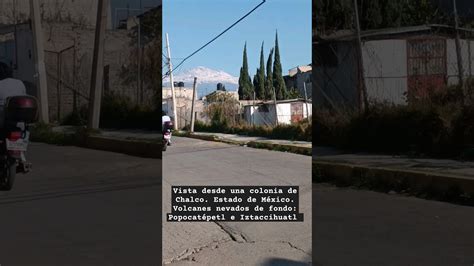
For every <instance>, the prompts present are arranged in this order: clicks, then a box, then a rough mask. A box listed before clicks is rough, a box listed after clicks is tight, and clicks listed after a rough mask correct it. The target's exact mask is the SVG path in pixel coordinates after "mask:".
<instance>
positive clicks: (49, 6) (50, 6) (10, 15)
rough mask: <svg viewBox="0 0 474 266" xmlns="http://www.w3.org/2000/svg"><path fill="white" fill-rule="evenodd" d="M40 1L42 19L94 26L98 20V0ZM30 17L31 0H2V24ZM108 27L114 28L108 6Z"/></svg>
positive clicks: (0, 8) (0, 14)
mask: <svg viewBox="0 0 474 266" xmlns="http://www.w3.org/2000/svg"><path fill="white" fill-rule="evenodd" d="M35 1H39V6H40V13H41V17H42V20H43V21H45V22H48V21H54V22H58V21H61V22H71V23H74V24H77V25H82V26H84V27H86V28H94V27H95V23H96V20H97V3H98V1H97V0H80V1H79V0H61V1H58V0H35ZM29 17H30V0H1V1H0V24H14V23H15V21H17V22H23V21H27V20H28V19H29ZM107 17H108V20H107V28H108V29H111V28H112V12H111V7H110V5H109V7H108V16H107Z"/></svg>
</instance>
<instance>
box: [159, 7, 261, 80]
mask: <svg viewBox="0 0 474 266" xmlns="http://www.w3.org/2000/svg"><path fill="white" fill-rule="evenodd" d="M265 2H266V0H262V2H261V3H260V4H258V5H257V6H256V7H254V8H253V9H252V10H250V11H249V12H247V14H245V15H244V16H243V17H241V18H240V19H239V20H237V21H236V22H234V23H233V24H232V25H230V26H229V27H227V28H226V29H225V30H224V31H223V32H221V33H219V35H217V36H216V37H214V38H213V39H212V40H210V41H208V42H207V43H206V44H204V45H203V46H201V47H200V48H199V49H197V50H196V51H194V52H193V53H191V54H190V55H188V56H187V57H185V58H184V59H183V60H182V61H181V62H180V63H179V64H178V65H177V66H176V67H175V68H178V67H180V66H181V65H182V64H183V63H184V62H185V61H186V60H188V59H189V58H191V57H192V56H194V55H195V54H197V53H198V52H200V51H201V50H202V49H204V48H205V47H206V46H208V45H209V44H211V43H212V42H214V41H215V40H217V39H218V38H219V37H221V36H222V35H223V34H224V33H226V32H227V31H229V30H230V29H231V28H233V27H234V26H235V25H237V24H238V23H239V22H241V21H242V20H244V19H245V18H246V17H248V16H249V15H250V14H252V13H253V12H254V11H255V10H257V9H258V8H259V7H260V6H262V5H263V4H264V3H265ZM173 72H174V69H173V71H168V72H167V73H166V74H165V75H164V76H168V75H171V73H173Z"/></svg>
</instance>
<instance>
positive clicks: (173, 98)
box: [166, 33, 178, 130]
mask: <svg viewBox="0 0 474 266" xmlns="http://www.w3.org/2000/svg"><path fill="white" fill-rule="evenodd" d="M166 50H167V51H168V68H169V73H170V85H171V98H172V100H173V125H174V130H178V117H177V115H176V96H175V93H174V83H173V64H172V63H171V49H170V41H169V38H168V33H166Z"/></svg>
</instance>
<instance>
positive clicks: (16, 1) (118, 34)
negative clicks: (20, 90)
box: [0, 0, 153, 121]
mask: <svg viewBox="0 0 474 266" xmlns="http://www.w3.org/2000/svg"><path fill="white" fill-rule="evenodd" d="M38 1H39V2H40V13H41V16H42V26H43V39H44V49H45V64H46V72H47V84H48V98H49V113H50V120H51V121H57V120H61V119H63V118H64V117H66V116H67V115H68V114H69V113H70V112H71V111H73V108H74V106H76V107H81V106H83V105H86V104H87V103H88V99H89V88H90V78H91V66H92V58H93V46H94V38H95V23H96V16H97V3H98V2H97V0H81V1H78V0H61V1H58V0H38ZM29 8H30V7H29V0H1V1H0V36H1V37H0V51H7V52H5V53H0V61H2V62H4V63H7V64H8V65H10V66H11V67H12V68H13V70H14V71H13V72H14V75H15V77H16V78H19V79H21V80H23V81H24V82H25V83H27V88H29V87H32V86H33V87H34V75H35V73H34V67H33V66H34V63H33V61H32V60H33V59H32V58H33V56H32V53H33V46H32V32H31V29H30V28H29V25H28V24H27V23H21V22H22V21H27V20H28V19H29V13H30V9H29ZM108 18H109V19H108V29H109V30H107V31H106V40H105V45H104V46H105V47H104V91H113V92H114V93H116V94H120V95H123V96H126V97H128V98H130V99H131V100H132V102H133V103H138V104H142V105H152V104H153V102H152V99H153V97H152V96H153V92H152V90H151V89H147V88H146V84H144V88H145V89H144V91H143V101H141V98H142V97H141V95H140V92H139V89H138V83H137V81H136V79H137V75H138V74H137V73H136V72H137V71H134V70H135V68H134V67H133V66H134V65H136V63H135V62H136V61H135V62H134V60H136V58H137V56H136V53H137V46H135V45H133V43H134V41H135V39H132V37H131V36H130V31H129V30H127V29H123V30H110V29H111V28H112V23H111V12H110V7H109V16H108ZM15 21H17V22H18V24H17V27H13V24H14V22H15ZM2 24H3V25H2ZM7 24H8V25H7ZM14 31H16V36H17V39H16V40H15V39H14V38H12V35H13V36H15V34H13V33H14ZM32 91H35V88H33V89H32ZM33 94H34V93H33Z"/></svg>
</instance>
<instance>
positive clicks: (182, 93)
mask: <svg viewBox="0 0 474 266" xmlns="http://www.w3.org/2000/svg"><path fill="white" fill-rule="evenodd" d="M175 100H176V114H177V116H178V127H179V128H183V127H185V126H186V125H189V124H190V123H191V105H192V101H193V89H192V88H188V87H175ZM162 110H163V111H165V112H166V113H167V114H168V115H169V116H173V99H172V94H171V88H169V87H164V88H163V89H162ZM194 113H195V115H196V120H200V121H203V120H204V119H205V116H204V104H203V101H202V100H198V99H196V101H195V102H194Z"/></svg>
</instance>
